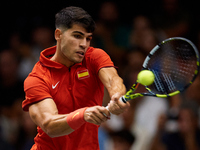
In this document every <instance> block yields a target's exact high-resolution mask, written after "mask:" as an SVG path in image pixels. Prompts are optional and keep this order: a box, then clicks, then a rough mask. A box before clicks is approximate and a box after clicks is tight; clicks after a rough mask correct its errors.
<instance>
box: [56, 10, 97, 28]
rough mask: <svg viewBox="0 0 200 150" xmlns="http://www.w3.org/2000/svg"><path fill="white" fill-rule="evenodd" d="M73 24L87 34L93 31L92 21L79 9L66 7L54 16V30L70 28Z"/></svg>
mask: <svg viewBox="0 0 200 150" xmlns="http://www.w3.org/2000/svg"><path fill="white" fill-rule="evenodd" d="M73 24H80V25H81V26H82V27H84V28H85V29H86V30H87V32H94V30H95V22H94V20H93V19H92V17H91V16H90V15H89V14H88V13H87V12H86V11H85V10H83V9H82V8H80V7H74V6H70V7H66V8H64V9H62V10H61V11H59V12H58V13H57V14H56V15H55V26H56V28H71V27H72V26H73Z"/></svg>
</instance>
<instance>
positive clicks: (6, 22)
mask: <svg viewBox="0 0 200 150" xmlns="http://www.w3.org/2000/svg"><path fill="white" fill-rule="evenodd" d="M102 2H104V1H102V0H101V1H98V0H49V1H46V0H45V1H44V0H43V1H42V0H32V1H25V0H6V1H2V2H1V4H0V21H1V23H0V41H1V48H0V49H4V48H6V47H7V45H8V43H7V42H8V39H9V36H10V34H11V33H13V32H16V31H17V32H20V33H21V35H22V37H23V40H25V41H26V40H28V38H29V36H28V35H29V32H30V31H31V29H32V28H34V27H35V26H37V25H41V24H45V25H48V26H50V27H52V28H54V16H55V14H56V13H57V12H58V11H59V10H60V9H62V8H64V7H66V6H80V7H82V8H84V9H85V10H86V11H88V12H89V13H90V14H91V15H92V17H93V18H94V19H95V20H96V19H97V18H98V14H97V12H98V9H99V7H100V5H101V3H102ZM114 2H116V3H117V4H118V7H119V11H120V18H121V22H123V23H127V24H130V23H131V20H132V18H133V17H134V16H136V15H137V14H145V15H148V16H149V17H152V16H153V14H155V13H159V11H161V10H160V5H161V0H133V1H130V0H129V1H127V0H123V1H114ZM180 4H181V5H182V7H183V8H184V10H186V11H188V12H190V14H191V16H193V17H194V19H193V22H194V23H193V25H194V26H195V27H198V26H199V21H198V20H199V19H200V17H199V16H200V12H199V5H198V4H199V2H198V1H197V0H181V1H180Z"/></svg>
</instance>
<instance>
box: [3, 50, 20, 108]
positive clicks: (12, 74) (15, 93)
mask: <svg viewBox="0 0 200 150" xmlns="http://www.w3.org/2000/svg"><path fill="white" fill-rule="evenodd" d="M18 65H19V60H18V58H17V57H16V55H15V53H13V51H11V50H4V51H2V52H0V97H1V101H0V105H1V106H3V107H9V106H12V104H13V103H14V102H15V101H16V100H17V99H19V98H24V91H23V81H22V80H20V79H19V76H18V67H19V66H18Z"/></svg>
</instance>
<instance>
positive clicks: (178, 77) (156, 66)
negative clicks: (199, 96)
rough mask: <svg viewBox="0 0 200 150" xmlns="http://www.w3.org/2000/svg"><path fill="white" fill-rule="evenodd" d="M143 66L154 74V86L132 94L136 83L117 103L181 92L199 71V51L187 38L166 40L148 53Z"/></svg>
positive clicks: (137, 84) (164, 96)
mask: <svg viewBox="0 0 200 150" xmlns="http://www.w3.org/2000/svg"><path fill="white" fill-rule="evenodd" d="M142 67H143V68H142V70H150V71H152V72H153V74H154V76H155V79H154V82H153V84H151V85H149V86H145V88H146V90H145V91H146V92H144V93H134V91H135V90H136V89H137V87H138V86H139V84H140V83H139V81H138V80H137V81H136V83H135V84H133V86H132V87H131V89H130V90H129V91H128V92H127V93H126V94H125V95H124V96H122V97H121V98H120V101H122V102H124V103H126V102H127V101H129V100H132V99H135V98H137V97H141V96H154V97H161V98H166V97H171V96H174V95H177V94H179V93H181V92H183V91H184V90H186V89H187V88H188V87H189V86H190V85H191V84H192V83H193V81H194V80H195V78H196V76H197V74H198V72H199V52H198V50H197V48H196V46H195V45H194V44H193V43H192V42H191V41H190V40H188V39H186V38H182V37H173V38H168V39H166V40H164V41H162V42H161V43H159V44H158V45H156V46H155V47H154V48H153V49H152V50H151V51H150V53H149V55H148V56H147V57H146V59H145V60H144V63H143V66H142Z"/></svg>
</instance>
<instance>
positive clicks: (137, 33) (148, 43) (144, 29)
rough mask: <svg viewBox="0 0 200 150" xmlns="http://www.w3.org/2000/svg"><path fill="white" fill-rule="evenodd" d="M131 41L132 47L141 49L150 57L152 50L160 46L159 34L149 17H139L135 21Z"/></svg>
mask: <svg viewBox="0 0 200 150" xmlns="http://www.w3.org/2000/svg"><path fill="white" fill-rule="evenodd" d="M129 41H130V45H131V47H139V48H140V50H141V51H143V52H144V54H145V55H148V53H149V52H150V50H151V49H152V48H154V46H156V45H157V44H158V38H157V33H156V31H155V30H154V29H153V28H152V26H151V21H150V20H149V18H148V17H147V16H144V15H138V16H136V17H135V18H134V19H133V26H132V31H131V35H130V40H129Z"/></svg>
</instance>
